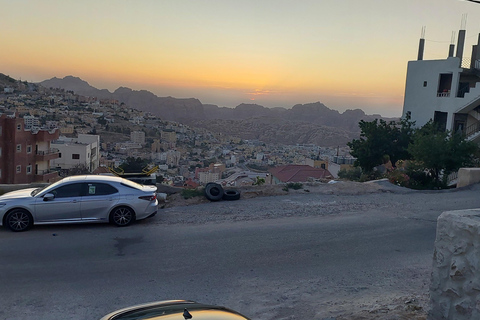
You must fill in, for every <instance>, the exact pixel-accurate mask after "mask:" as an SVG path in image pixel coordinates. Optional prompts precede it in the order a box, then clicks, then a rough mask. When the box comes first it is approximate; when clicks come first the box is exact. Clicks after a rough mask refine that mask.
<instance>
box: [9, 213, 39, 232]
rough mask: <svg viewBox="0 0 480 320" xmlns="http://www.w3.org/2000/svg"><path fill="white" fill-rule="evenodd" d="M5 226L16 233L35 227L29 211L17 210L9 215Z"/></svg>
mask: <svg viewBox="0 0 480 320" xmlns="http://www.w3.org/2000/svg"><path fill="white" fill-rule="evenodd" d="M5 225H6V226H7V228H8V229H10V230H12V231H15V232H21V231H26V230H28V229H30V227H31V226H32V225H33V218H32V215H31V214H30V213H29V212H28V211H26V210H22V209H15V210H12V211H10V212H9V213H8V214H7V217H6V218H5Z"/></svg>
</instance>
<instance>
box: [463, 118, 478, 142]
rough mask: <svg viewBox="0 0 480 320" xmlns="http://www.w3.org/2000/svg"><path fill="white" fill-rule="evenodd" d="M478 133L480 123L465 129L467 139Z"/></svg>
mask: <svg viewBox="0 0 480 320" xmlns="http://www.w3.org/2000/svg"><path fill="white" fill-rule="evenodd" d="M477 132H480V121H478V122H476V123H474V124H471V125H469V126H468V127H467V128H466V129H465V137H467V138H469V137H471V136H473V135H474V134H476V133H477Z"/></svg>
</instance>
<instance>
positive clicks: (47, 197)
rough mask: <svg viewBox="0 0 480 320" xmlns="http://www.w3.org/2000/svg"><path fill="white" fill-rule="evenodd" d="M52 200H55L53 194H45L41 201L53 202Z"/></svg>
mask: <svg viewBox="0 0 480 320" xmlns="http://www.w3.org/2000/svg"><path fill="white" fill-rule="evenodd" d="M53 198H55V195H54V194H53V193H45V194H44V195H43V201H50V200H53Z"/></svg>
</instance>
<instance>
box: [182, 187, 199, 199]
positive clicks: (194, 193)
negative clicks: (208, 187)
mask: <svg viewBox="0 0 480 320" xmlns="http://www.w3.org/2000/svg"><path fill="white" fill-rule="evenodd" d="M181 195H182V197H183V199H191V198H195V197H203V196H204V190H203V189H183V190H182V192H181Z"/></svg>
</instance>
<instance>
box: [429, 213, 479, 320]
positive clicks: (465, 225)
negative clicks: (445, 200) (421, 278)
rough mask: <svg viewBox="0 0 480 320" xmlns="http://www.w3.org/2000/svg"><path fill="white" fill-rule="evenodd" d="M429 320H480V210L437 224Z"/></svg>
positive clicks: (443, 216) (447, 216)
mask: <svg viewBox="0 0 480 320" xmlns="http://www.w3.org/2000/svg"><path fill="white" fill-rule="evenodd" d="M430 303H431V309H430V313H429V319H431V320H440V319H452V320H464V319H480V209H472V210H460V211H447V212H444V213H442V214H441V215H440V217H439V218H438V221H437V235H436V240H435V251H434V256H433V271H432V283H431V287H430Z"/></svg>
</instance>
